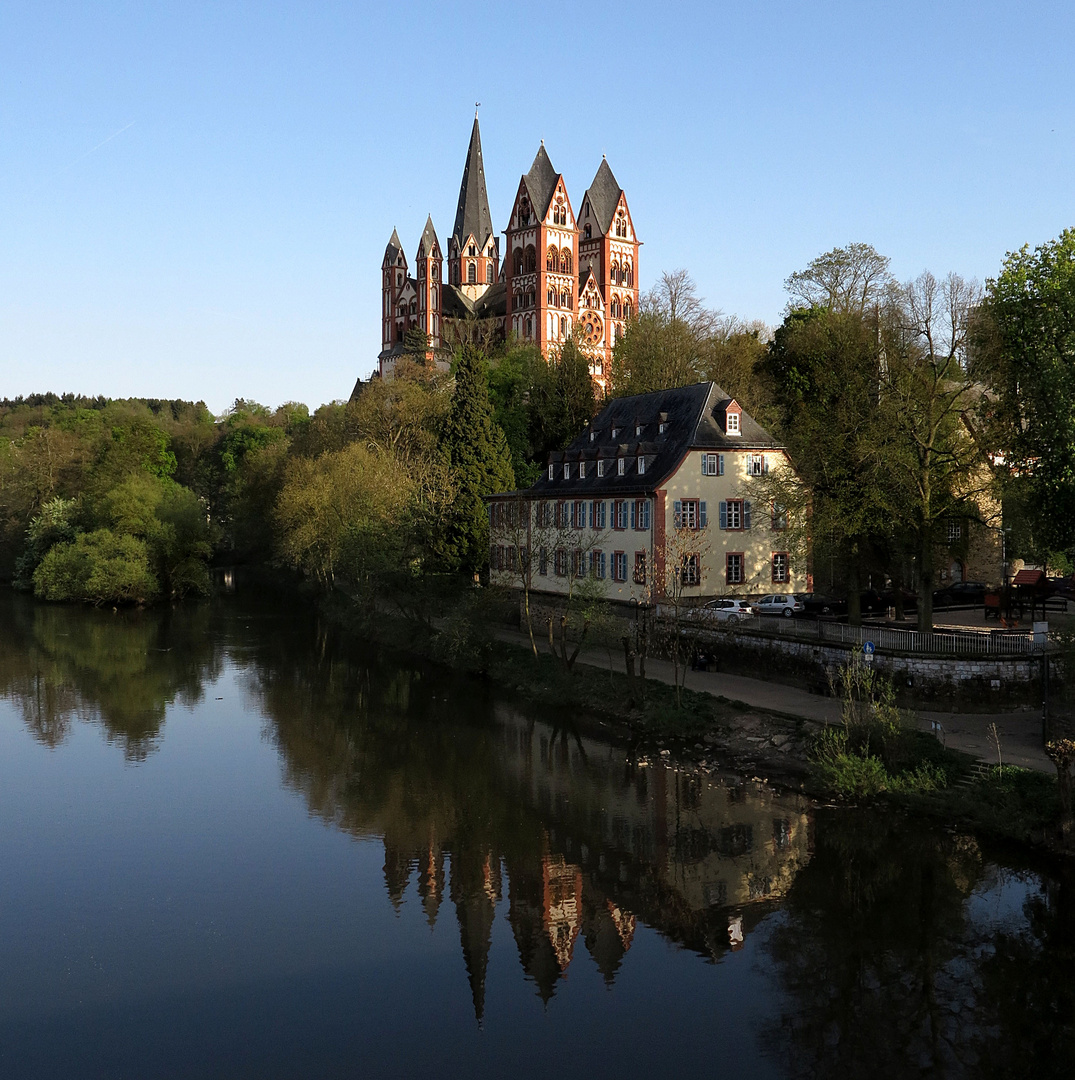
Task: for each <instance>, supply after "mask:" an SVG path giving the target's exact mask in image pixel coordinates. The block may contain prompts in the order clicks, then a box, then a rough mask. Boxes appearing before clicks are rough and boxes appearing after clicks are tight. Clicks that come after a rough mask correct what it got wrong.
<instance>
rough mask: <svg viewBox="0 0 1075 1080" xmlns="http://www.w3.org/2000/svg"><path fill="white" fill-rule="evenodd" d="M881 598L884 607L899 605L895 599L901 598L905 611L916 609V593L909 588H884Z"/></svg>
mask: <svg viewBox="0 0 1075 1080" xmlns="http://www.w3.org/2000/svg"><path fill="white" fill-rule="evenodd" d="M881 599H882V600H883V601H884V604H885V608H886V609H887V608H897V607H899V604H898V603H897V599H902V601H903V610H904V612H905V613H906V612H909V611H917V610H918V594H917V593H914V592H911V590H910V589H885V590H884V592H882V593H881Z"/></svg>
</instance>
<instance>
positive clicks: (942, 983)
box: [765, 811, 1075, 1078]
mask: <svg viewBox="0 0 1075 1080" xmlns="http://www.w3.org/2000/svg"><path fill="white" fill-rule="evenodd" d="M1036 880H1037V879H1036V878H1035V877H1034V876H1033V875H1026V876H1025V878H1020V876H1019V875H1015V874H1012V873H1010V872H1007V871H1003V870H1000V869H999V868H993V869H992V870H989V869H987V867H986V864H985V862H984V860H983V858H982V856H981V853H980V851H979V849H978V845H977V844H976V842H975V841H973V840H971V839H969V838H966V837H960V836H952V835H947V834H938V833H933V832H927V831H924V830H921V829H918V828H915V826H914V824H913V823H909V822H907V821H906V820H899V819H897V820H893V819H892V818H891V816H889V815H883V814H881V813H877V814H874V813H869V812H865V811H854V812H844V813H840V814H835V815H824V816H822V817H820V818H819V821H818V828H817V844H816V847H815V851H814V857H813V859H812V860H811V862H810V865H809V866H808V867H806V868H805V869H804V870H803V872H802V873H801V874H800V875H799V877H798V878H797V879H796V882H795V884H794V887H793V888H792V889H791V890H790V892H789V895H788V897H787V900H786V901H785V904H784V906H783V914H782V918H781V920H780V921H779V922H778V924H777V925H776V926H775V928H774V929H773V931H772V933H771V934H770V935H769V937H768V941H767V946H766V949H767V953H768V955H769V957H770V959H771V960H772V961H773V965H774V972H775V974H776V975H777V976H778V979H779V985H780V987H781V989H782V990H783V992H784V994H785V995H786V999H787V1004H786V1007H785V1008H784V1010H783V1015H782V1016H781V1019H780V1023H779V1024H778V1025H777V1026H776V1027H774V1028H773V1029H772V1030H770V1031H769V1032H768V1033H767V1036H766V1039H765V1045H766V1049H767V1050H768V1051H770V1052H774V1053H777V1054H779V1055H780V1056H781V1057H782V1058H783V1059H784V1060H785V1061H786V1064H787V1068H788V1072H789V1074H790V1075H793V1076H802V1077H830V1076H847V1077H859V1076H869V1077H871V1078H874V1077H877V1078H883V1077H894V1078H895V1077H905V1076H909V1075H920V1074H921V1075H930V1076H975V1077H977V1076H998V1077H1000V1076H1009V1077H1010V1076H1022V1075H1035V1076H1053V1075H1060V1074H1059V1072H1057V1071H1056V1070H1057V1069H1058V1067H1059V1065H1060V1064H1061V1063H1063V1067H1064V1070H1065V1072H1064V1075H1069V1072H1068V1070H1069V1069H1070V1066H1071V1061H1072V1058H1071V1050H1072V1038H1073V1032H1075V989H1073V986H1072V979H1071V971H1072V965H1071V961H1072V958H1073V954H1072V936H1071V935H1072V928H1073V920H1072V912H1071V911H1070V899H1069V900H1068V901H1067V904H1068V908H1069V910H1066V911H1065V910H1063V905H1062V904H1061V903H1060V901H1059V895H1060V894H1061V893H1064V887H1063V886H1061V887H1060V893H1057V892H1056V890H1052V889H1051V890H1049V891H1046V892H1043V893H1040V894H1038V893H1036V892H1035V888H1036V885H1035V882H1036ZM1020 887H1026V888H1027V889H1028V890H1029V892H1030V894H1031V895H1030V899H1029V900H1028V902H1027V904H1026V914H1027V916H1028V918H1027V919H1026V921H1025V923H1024V921H1023V919H1022V918H1021V917H1020V914H1019V913H1018V912H1016V913H1015V916H1014V918H1015V921H1016V922H1018V923H1019V924H1020V925H1019V926H1018V927H1015V926H1012V925H1010V920H1009V925H1006V926H1001V927H1000V929H999V931H998V928H997V927H996V926H994V925H992V924H991V923H990V922H989V921H988V918H987V917H986V916H985V915H984V914H983V910H984V909H986V908H988V906H989V905H988V904H987V903H983V902H982V901H981V900H979V901H977V902H969V898H970V897H971V896H972V894H974V893H980V894H982V895H985V896H988V895H994V896H997V895H1000V893H1001V891H1003V890H1010V889H1019V888H1020ZM1065 895H1066V896H1068V897H1070V895H1071V887H1070V883H1068V885H1067V888H1066V894H1065ZM1061 1047H1066V1050H1064V1051H1063V1052H1062V1053H1061V1052H1060V1051H1061Z"/></svg>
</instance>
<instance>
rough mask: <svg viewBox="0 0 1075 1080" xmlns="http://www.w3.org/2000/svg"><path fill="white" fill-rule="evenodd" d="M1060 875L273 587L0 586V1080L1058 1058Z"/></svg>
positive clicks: (624, 1070)
mask: <svg viewBox="0 0 1075 1080" xmlns="http://www.w3.org/2000/svg"><path fill="white" fill-rule="evenodd" d="M1073 897H1075V878H1073V877H1072V876H1071V875H1070V873H1066V872H1065V871H1063V870H1058V869H1057V868H1041V867H1032V866H1029V865H1024V864H1022V863H1020V862H1019V861H1017V860H1013V859H1011V858H1005V857H1002V856H997V855H996V854H995V853H990V852H987V851H985V850H983V848H982V847H981V845H980V844H979V843H978V842H976V841H975V840H974V839H973V838H971V837H967V836H963V835H959V834H958V833H951V832H944V831H936V832H934V831H930V830H929V829H926V828H923V827H921V826H919V825H915V824H909V823H908V822H907V821H905V820H895V819H893V818H892V817H891V816H890V815H885V814H878V813H865V812H862V811H857V812H850V811H842V812H841V811H834V810H814V809H813V808H812V807H811V806H810V804H808V803H807V802H806V801H805V800H804V799H801V798H799V797H797V796H795V795H786V794H778V793H775V792H773V791H770V790H768V789H766V788H764V787H762V786H760V785H751V784H739V783H737V782H735V781H734V780H733V779H727V780H721V779H718V778H715V777H707V776H699V775H697V774H695V773H693V772H691V771H690V770H689V769H688V768H682V769H677V768H676V767H675V765H674V764H671V765H668V766H659V767H648V768H640V767H637V766H636V765H635V764H633V762H632V758H631V755H630V753H629V750H628V749H625V748H623V747H617V746H611V745H608V744H605V743H602V742H599V741H596V740H594V739H590V738H587V737H582V736H580V735H579V734H578V733H577V732H576V731H575V729H574V727H573V726H572V724H571V718H570V717H568V716H556V717H549V716H547V715H542V714H541V713H540V712H538V711H535V710H532V709H529V708H528V707H527V704H526V703H525V702H520V701H510V700H506V699H503V698H498V697H495V696H493V695H491V694H490V693H489V692H488V691H487V690H485V689H483V688H482V687H481V686H478V685H475V684H474V683H470V682H465V681H462V680H453V679H451V678H449V677H447V676H446V675H445V674H444V673H442V672H438V671H437V670H435V669H432V668H427V667H423V666H421V665H416V664H414V663H410V662H401V661H400V660H399V659H398V658H392V657H388V656H385V655H383V654H381V653H379V652H378V651H377V650H375V649H372V648H370V647H367V646H363V645H362V644H361V643H358V642H355V641H354V640H353V639H351V640H349V639H347V638H345V637H343V636H342V635H340V634H338V633H337V632H336V631H334V630H333V629H332V627H330V626H329V625H326V624H325V623H323V622H321V621H320V620H319V619H318V617H317V616H316V615H315V614H314V613H312V612H311V611H309V610H307V609H305V608H304V607H302V606H300V605H297V604H296V603H295V602H293V601H291V600H286V599H279V598H276V599H272V598H267V597H257V596H241V595H240V596H230V597H226V598H223V599H220V600H218V601H215V602H214V603H213V604H206V605H202V606H191V607H186V608H182V609H178V610H175V611H170V612H143V613H127V614H113V613H111V612H107V613H106V612H97V611H84V610H72V609H68V608H63V607H46V606H35V605H33V604H32V603H30V602H27V601H26V600H25V599H24V598H22V597H15V596H11V595H10V594H0V1076H3V1077H18V1078H20V1080H21V1078H30V1077H71V1078H83V1077H109V1078H118V1077H136V1078H142V1077H377V1076H386V1077H395V1076H400V1077H403V1076H408V1077H409V1076H415V1077H417V1076H422V1077H439V1076H459V1077H469V1076H509V1077H530V1076H533V1077H538V1076H541V1077H546V1076H549V1075H552V1074H562V1073H567V1072H570V1073H578V1074H579V1075H582V1076H587V1077H606V1076H607V1077H632V1076H671V1075H680V1074H682V1075H687V1076H727V1077H739V1076H743V1077H752V1078H762V1077H785V1076H794V1077H798V1076H804V1077H806V1076H808V1077H833V1076H850V1077H859V1076H869V1077H871V1078H876V1077H889V1076H891V1077H905V1076H920V1075H922V1076H975V1077H980V1076H997V1077H1001V1076H1004V1077H1009V1076H1022V1075H1026V1076H1035V1077H1043V1076H1054V1075H1056V1076H1060V1075H1063V1076H1069V1075H1070V1074H1071V1070H1072V1068H1075V1065H1073V1064H1072V1063H1073V1062H1075V911H1073V908H1075V902H1073Z"/></svg>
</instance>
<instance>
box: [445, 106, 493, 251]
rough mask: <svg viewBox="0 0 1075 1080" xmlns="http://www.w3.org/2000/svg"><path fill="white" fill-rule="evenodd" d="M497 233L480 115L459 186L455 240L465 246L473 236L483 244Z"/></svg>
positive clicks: (475, 118) (475, 123) (453, 235)
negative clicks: (490, 198) (479, 122)
mask: <svg viewBox="0 0 1075 1080" xmlns="http://www.w3.org/2000/svg"><path fill="white" fill-rule="evenodd" d="M492 235H493V215H492V214H490V213H489V196H488V194H487V193H486V190H485V166H484V165H483V164H482V138H481V132H480V131H479V130H478V118H477V117H476V116H475V117H474V127H473V128H472V129H471V132H470V148H469V149H468V150H467V163H466V165H464V166H463V181H462V183H461V184H460V185H459V205H458V206H457V207H456V211H455V225H454V226H453V227H452V239H453V240H454V241H455V242H456V243H457V244H458V245H460V246H462V245H463V244H464V243H465V242H466V239H467V237H468V236H473V237H474V239H475V241H477V243H478V245H479V246H480V247H485V242H486V241H487V240H488V239H489V237H490V236H492Z"/></svg>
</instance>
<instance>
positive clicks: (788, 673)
mask: <svg viewBox="0 0 1075 1080" xmlns="http://www.w3.org/2000/svg"><path fill="white" fill-rule="evenodd" d="M530 611H531V617H532V621H533V625H534V636H535V637H537V638H544V637H546V636H547V633H548V631H547V629H546V626H547V619H548V618H549V617H550V616H551V617H552V619H553V620H554V625H555V626H556V627H557V628H558V627H559V619H560V615H561V613H562V611H563V604H559V603H557V602H556V601H555V600H550V599H548V598H546V597H544V596H542V597H541V598H537V597H535V596H531V598H530ZM609 617H610V621H611V625H610V626H609V627H607V628H606V633H607V635H608V636H609V637H612V638H615V639H618V638H619V637H621V636H623V635H624V634H629V633H633V628H634V619H635V615H634V612H633V610H631V609H625V608H624V607H623V605H615V607H613V609H612V610H611V612H610V614H609ZM519 618H520V625H521V628H522V629H523V631H524V632H525V630H526V622H525V617H524V614H523V607H522V602H521V601H520V605H519ZM681 632H682V633H684V634H685V635H686V636H687V637H689V639H690V640H691V641H692V642H694V643H696V645H697V647H698V648H699V649H701V650H702V651H707V650H708V651H709V653H710V657H709V659H710V662H711V664H712V665H713V666H714V667H715V669H716V670H726V671H732V672H736V673H738V674H742V675H752V676H754V677H758V676H759V675H760V676H762V677H766V678H772V679H774V680H775V681H778V682H784V683H791V684H794V685H800V686H802V685H805V686H807V687H809V688H810V689H812V690H814V691H816V692H818V693H826V692H828V690H829V685H830V679H831V678H832V676H833V675H834V674H835V673H836V672H837V671H838V670H839V668H840V667H842V666H843V665H844V664H846V663H847V661H848V659H849V658H850V656H851V654H852V653H853V652H860V648H859V647H856V646H851V645H841V644H836V643H833V642H825V643H822V642H817V641H810V640H806V639H799V638H782V637H777V636H774V635H771V634H759V633H755V632H750V631H744V630H737V631H720V630H709V629H700V628H698V627H697V626H687V627H685V628H683V629H681ZM667 637H668V634H667V631H665V632H664V633H662V632H661V629H660V627H657V628H655V629H654V631H652V632H651V634H650V652H651V654H652V655H654V656H660V655H662V653H663V652H665V651H666V650H665V648H662V641H666V640H667ZM871 662H872V663H873V665H874V666H875V667H876V668H877V670H878V671H879V672H881V673H882V674H883V675H885V676H886V677H887V678H888V679H890V680H891V681H892V684H893V686H894V688H895V689H896V691H897V694H898V696H899V698H900V699H901V700H902V701H903V702H905V703H907V704H920V703H921V704H931V705H938V704H943V705H959V704H967V705H972V704H976V705H981V706H987V705H995V706H996V708H998V709H1000V708H1007V707H1010V706H1011V705H1013V704H1026V703H1031V702H1038V703H1040V701H1041V674H1042V661H1041V657H1029V656H989V657H966V656H929V655H923V654H894V653H875V654H874V656H873V660H872V661H871ZM1058 674H1059V673H1058V672H1057V671H1056V668H1055V665H1053V666H1052V667H1051V669H1050V679H1051V680H1055V679H1057V677H1058Z"/></svg>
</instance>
